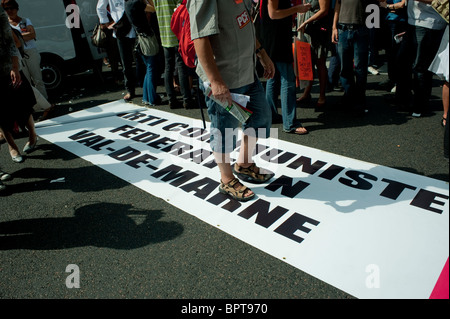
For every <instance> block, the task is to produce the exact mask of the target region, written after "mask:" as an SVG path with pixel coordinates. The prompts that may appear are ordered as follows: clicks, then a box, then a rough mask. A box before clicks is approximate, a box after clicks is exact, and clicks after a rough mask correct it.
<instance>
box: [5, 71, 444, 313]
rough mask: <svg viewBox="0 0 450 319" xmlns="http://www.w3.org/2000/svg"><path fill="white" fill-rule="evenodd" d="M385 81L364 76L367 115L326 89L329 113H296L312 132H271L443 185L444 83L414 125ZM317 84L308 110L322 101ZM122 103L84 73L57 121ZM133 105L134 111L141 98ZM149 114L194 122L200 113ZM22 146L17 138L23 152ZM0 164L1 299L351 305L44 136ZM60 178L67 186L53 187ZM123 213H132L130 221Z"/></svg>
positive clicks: (304, 109) (72, 82)
mask: <svg viewBox="0 0 450 319" xmlns="http://www.w3.org/2000/svg"><path fill="white" fill-rule="evenodd" d="M104 75H105V76H106V77H107V75H108V73H107V70H106V69H105V72H104ZM384 79H386V73H382V74H380V75H377V76H374V75H369V76H368V82H369V83H368V90H367V97H368V99H367V100H368V103H369V107H370V111H369V113H367V114H365V115H364V116H355V115H354V114H352V113H349V112H346V111H345V110H343V109H342V108H341V107H340V106H339V104H338V102H339V99H340V96H341V95H342V93H341V92H330V93H328V104H327V105H326V106H325V109H324V110H320V111H318V110H316V109H315V108H314V107H312V106H311V105H303V106H299V108H298V118H299V119H301V121H302V123H303V125H304V126H305V127H306V128H307V129H308V130H309V132H310V133H309V134H308V135H304V136H297V135H292V134H286V133H283V132H282V131H281V124H275V125H274V127H276V128H279V138H280V139H283V140H286V141H289V142H293V143H299V144H302V145H305V146H309V147H312V148H316V149H320V150H324V151H327V152H331V153H334V154H339V155H342V156H346V157H350V158H354V159H358V160H361V161H365V162H370V163H374V164H379V165H384V166H388V167H392V168H396V169H399V170H405V171H408V172H412V173H414V174H419V175H424V176H428V177H431V178H435V179H439V180H443V181H446V182H448V180H449V167H448V161H447V160H446V159H444V156H443V134H444V129H443V128H442V127H441V124H440V119H441V117H442V102H441V85H442V83H441V82H440V81H439V80H438V79H435V80H434V88H433V96H432V101H431V112H430V113H429V114H425V115H424V116H423V117H421V118H413V117H411V116H410V114H409V113H407V112H402V111H398V110H396V109H395V107H393V106H391V105H389V103H387V99H388V98H389V97H391V96H392V93H390V92H387V91H383V90H379V89H378V86H377V84H378V83H379V82H381V81H382V80H384ZM315 84H316V85H315V86H314V89H313V100H312V103H314V102H315V100H316V99H317V97H318V86H317V83H315ZM162 90H163V86H159V87H158V91H160V92H162ZM141 92H142V90H141V89H138V91H137V93H138V94H141ZM122 96H123V89H122V87H121V86H117V85H114V84H113V83H111V81H108V80H106V81H104V82H102V81H101V80H99V79H98V78H97V77H95V76H94V75H92V74H91V73H85V74H80V75H76V76H72V77H70V78H68V79H67V81H66V83H65V86H64V91H63V92H60V93H59V94H58V95H57V96H56V97H55V98H54V101H55V102H57V103H58V105H57V108H56V110H55V111H54V113H53V114H52V116H53V117H56V116H59V115H63V114H67V113H69V112H75V111H78V110H82V109H85V108H89V107H93V106H96V105H100V104H104V103H107V102H111V101H114V100H117V99H121V98H122ZM298 96H299V95H298ZM134 102H135V103H136V104H140V102H141V96H138V97H137V98H135V99H134ZM155 108H156V109H160V110H165V111H168V112H173V113H177V114H181V115H184V116H188V117H192V118H201V115H200V110H199V109H191V110H185V109H182V108H180V109H173V110H170V109H169V108H168V106H167V105H161V106H156V107H155ZM26 141H27V138H26V137H25V136H24V135H23V134H22V135H18V136H17V143H18V145H19V147H20V148H22V147H23V146H24V145H25V143H26ZM0 165H1V168H2V169H3V170H4V171H6V172H9V173H11V174H12V175H13V177H14V179H13V180H12V181H8V182H6V183H5V184H6V185H7V190H6V191H5V192H3V193H2V194H1V195H0V298H1V299H16V298H17V299H41V298H45V299H53V298H57V299H80V298H81V299H90V298H108V299H109V298H128V299H141V298H149V299H198V298H202V299H203V298H206V299H234V298H237V299H255V300H259V299H299V298H304V299H352V298H354V297H353V296H350V295H348V294H347V293H345V292H343V291H341V290H339V289H337V288H335V287H333V286H330V285H329V284H327V283H325V282H323V281H321V280H318V279H316V278H314V277H312V276H310V275H308V274H307V273H305V272H303V271H301V270H298V269H296V268H294V267H292V266H290V265H288V264H286V263H284V262H282V261H280V260H277V259H275V258H273V257H271V256H270V255H267V254H266V253H264V252H262V251H260V250H258V249H256V248H254V247H252V246H250V245H248V244H246V243H244V242H242V241H241V240H238V239H236V238H234V237H232V236H230V235H228V234H226V233H225V232H222V231H221V230H219V229H217V228H214V227H211V226H209V225H208V224H206V223H204V222H202V221H200V220H199V219H197V218H195V217H193V216H191V215H189V214H187V213H185V212H183V211H182V210H179V209H177V208H175V207H173V206H171V205H169V204H168V203H167V202H166V201H164V200H162V199H160V198H157V197H154V196H152V195H150V194H148V193H146V192H144V191H143V190H141V189H139V188H137V187H135V186H133V185H131V184H128V183H127V182H125V181H123V180H121V179H119V178H118V177H115V176H113V175H111V174H109V173H107V172H105V171H104V170H102V169H101V168H99V167H96V166H94V165H92V164H91V163H89V162H87V161H85V160H83V159H82V158H78V157H76V156H74V155H73V154H71V153H69V152H67V151H65V150H63V149H61V148H59V147H57V146H55V145H53V144H51V143H49V142H47V141H46V140H44V139H42V138H41V139H40V140H39V142H38V148H37V150H36V151H35V152H33V153H31V154H29V155H28V156H26V160H25V162H24V163H21V164H17V163H13V162H12V161H11V158H10V156H9V152H8V149H7V145H5V144H3V145H1V150H0ZM61 177H64V178H65V179H64V181H63V182H53V183H52V182H51V181H53V180H55V179H58V178H61ZM87 213H89V214H87ZM127 214H128V215H134V216H136V217H135V220H134V222H130V220H129V219H128V218H126V217H125V215H127ZM140 218H147V219H146V222H147V223H150V224H151V229H152V232H151V233H142V234H140V235H139V233H138V234H136V229H135V225H136V223H139V219H140ZM6 232H9V233H11V232H18V233H20V236H7V235H5V233H6ZM111 234H114V235H111ZM70 265H76V266H77V267H78V269H79V271H80V287H79V288H76V289H73V288H72V289H70V288H68V287H67V286H66V279H67V278H68V276H69V274H70V273H72V272H73V271H74V269H73V268H71V266H70ZM67 267H69V268H67ZM66 268H67V272H66ZM176 310H177V311H179V309H176Z"/></svg>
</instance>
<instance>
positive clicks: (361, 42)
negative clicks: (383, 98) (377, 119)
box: [353, 28, 369, 110]
mask: <svg viewBox="0 0 450 319" xmlns="http://www.w3.org/2000/svg"><path fill="white" fill-rule="evenodd" d="M368 35H369V32H368V31H367V29H366V28H360V29H358V30H357V31H356V32H355V39H354V42H353V43H354V54H355V57H354V63H355V75H356V81H355V103H356V107H357V108H358V110H362V109H363V108H365V107H366V87H367V67H368V57H369V37H368Z"/></svg>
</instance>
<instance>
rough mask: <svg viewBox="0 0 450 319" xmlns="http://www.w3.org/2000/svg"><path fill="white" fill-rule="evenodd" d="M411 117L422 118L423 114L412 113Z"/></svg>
mask: <svg viewBox="0 0 450 319" xmlns="http://www.w3.org/2000/svg"><path fill="white" fill-rule="evenodd" d="M411 116H412V117H421V116H422V113H412V114H411Z"/></svg>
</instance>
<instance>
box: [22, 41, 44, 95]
mask: <svg viewBox="0 0 450 319" xmlns="http://www.w3.org/2000/svg"><path fill="white" fill-rule="evenodd" d="M25 53H26V57H25V58H24V59H23V62H24V64H25V68H24V70H23V71H24V72H28V74H29V79H31V80H32V81H33V83H34V86H35V87H36V89H38V91H39V92H41V94H42V96H43V97H45V98H46V99H48V95H47V90H46V88H45V84H44V81H43V80H42V71H41V55H40V54H39V52H38V50H37V49H29V50H25Z"/></svg>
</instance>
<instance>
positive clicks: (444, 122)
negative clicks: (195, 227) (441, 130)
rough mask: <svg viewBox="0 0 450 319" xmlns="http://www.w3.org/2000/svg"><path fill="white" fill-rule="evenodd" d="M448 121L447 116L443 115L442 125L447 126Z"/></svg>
mask: <svg viewBox="0 0 450 319" xmlns="http://www.w3.org/2000/svg"><path fill="white" fill-rule="evenodd" d="M446 123H447V118H446V117H442V119H441V125H442V127H445V124H446Z"/></svg>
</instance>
